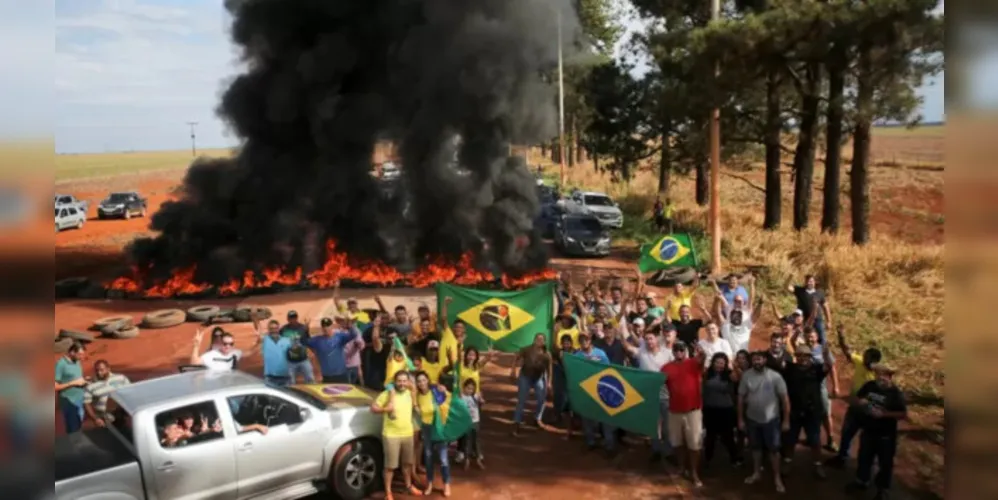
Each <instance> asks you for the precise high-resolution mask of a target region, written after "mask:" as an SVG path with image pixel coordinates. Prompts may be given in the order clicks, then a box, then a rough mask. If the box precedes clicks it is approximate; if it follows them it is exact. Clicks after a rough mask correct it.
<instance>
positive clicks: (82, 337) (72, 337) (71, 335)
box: [59, 330, 94, 343]
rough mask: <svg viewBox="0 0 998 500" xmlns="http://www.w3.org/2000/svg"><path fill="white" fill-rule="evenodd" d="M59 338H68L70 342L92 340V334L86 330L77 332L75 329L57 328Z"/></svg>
mask: <svg viewBox="0 0 998 500" xmlns="http://www.w3.org/2000/svg"><path fill="white" fill-rule="evenodd" d="M59 338H63V339H69V341H70V343H72V341H78V342H93V341H94V336H93V335H91V334H89V333H87V332H79V331H76V330H59Z"/></svg>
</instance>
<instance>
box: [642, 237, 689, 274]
mask: <svg viewBox="0 0 998 500" xmlns="http://www.w3.org/2000/svg"><path fill="white" fill-rule="evenodd" d="M696 265H697V258H696V251H695V250H694V249H693V241H692V239H691V238H690V235H689V234H686V233H678V234H669V235H666V236H663V237H662V238H660V239H659V240H658V241H656V242H655V243H653V244H647V245H643V246H642V247H641V260H639V261H638V268H639V269H640V270H641V272H643V273H644V272H649V271H657V270H659V269H669V268H673V267H696Z"/></svg>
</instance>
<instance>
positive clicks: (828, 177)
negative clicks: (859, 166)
mask: <svg viewBox="0 0 998 500" xmlns="http://www.w3.org/2000/svg"><path fill="white" fill-rule="evenodd" d="M845 58H846V54H845V47H843V46H836V47H834V48H833V52H832V54H831V58H830V60H829V64H828V112H827V114H826V115H825V121H826V122H827V124H826V131H825V140H826V142H825V189H824V196H823V197H822V208H821V231H822V232H826V233H831V234H835V233H837V232H839V209H840V207H841V204H840V203H839V183H840V181H841V179H842V167H841V164H842V114H843V113H842V108H843V100H844V99H845V95H844V94H845V84H846V75H845V70H846V59H845Z"/></svg>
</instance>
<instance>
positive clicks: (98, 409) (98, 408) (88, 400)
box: [83, 359, 131, 427]
mask: <svg viewBox="0 0 998 500" xmlns="http://www.w3.org/2000/svg"><path fill="white" fill-rule="evenodd" d="M94 374H96V375H97V379H96V380H94V381H93V382H90V383H89V384H87V387H86V392H85V393H84V394H83V409H84V410H86V413H87V416H88V417H90V420H93V421H94V424H96V425H97V427H104V426H106V425H107V424H109V423H111V421H112V420H113V419H114V417H113V416H112V415H111V414H110V413H108V412H107V398H108V396H109V395H110V394H111V393H112V392H114V391H115V390H117V389H118V388H119V387H124V386H126V385H128V384H130V383H131V382H129V380H128V377H126V376H124V375H121V374H119V373H111V365H110V364H108V362H107V361H106V360H103V359H99V360H97V362H96V363H94Z"/></svg>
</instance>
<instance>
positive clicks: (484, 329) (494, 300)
mask: <svg viewBox="0 0 998 500" xmlns="http://www.w3.org/2000/svg"><path fill="white" fill-rule="evenodd" d="M435 286H436V290H437V314H441V313H442V310H441V309H442V307H443V304H444V298H445V297H452V298H453V301H452V302H451V303H450V304H449V305H448V306H447V318H446V319H447V324H450V325H453V324H454V321H455V320H458V319H460V320H462V321H464V324H465V326H466V331H467V339H466V340H465V342H464V343H465V345H466V346H474V347H476V348H478V349H479V350H481V351H484V350H486V349H488V348H489V346H492V348H494V349H495V350H497V351H501V352H517V351H519V350H520V349H522V348H524V347H526V346H528V345H530V344H531V343H532V342H533V341H534V336H536V335H537V334H538V333H543V334H544V335H545V336H546V337H549V336H550V333H551V329H552V328H553V326H554V283H541V284H539V285H534V286H532V287H530V288H528V289H526V290H521V291H517V292H505V291H492V290H476V289H474V288H465V287H460V286H454V285H450V284H447V283H437V284H436V285H435Z"/></svg>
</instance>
